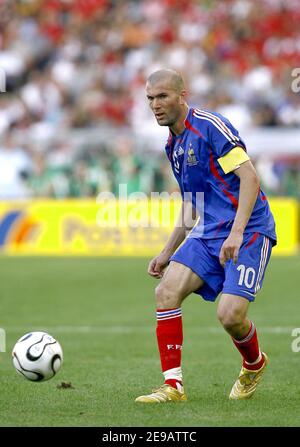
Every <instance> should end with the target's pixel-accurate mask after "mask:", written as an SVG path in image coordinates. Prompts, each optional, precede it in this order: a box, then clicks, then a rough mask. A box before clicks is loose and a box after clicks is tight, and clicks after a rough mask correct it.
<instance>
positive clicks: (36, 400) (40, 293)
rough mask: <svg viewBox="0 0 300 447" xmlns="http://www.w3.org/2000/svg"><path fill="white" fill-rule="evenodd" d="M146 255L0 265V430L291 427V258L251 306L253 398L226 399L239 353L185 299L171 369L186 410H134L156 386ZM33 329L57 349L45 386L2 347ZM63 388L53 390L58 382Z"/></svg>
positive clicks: (295, 318)
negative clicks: (175, 369) (261, 361)
mask: <svg viewBox="0 0 300 447" xmlns="http://www.w3.org/2000/svg"><path fill="white" fill-rule="evenodd" d="M147 264H148V260H147V259H143V258H142V259H141V258H139V259H135V258H131V259H120V258H114V259H113V258H98V259H97V258H86V259H84V258H59V259H58V258H4V257H2V258H0V272H1V273H0V281H1V288H0V326H1V327H2V328H4V329H5V330H6V337H7V349H6V353H0V374H1V399H0V421H1V422H0V425H1V426H16V427H17V426H98V427H106V426H107V427H116V426H123V427H126V426H127V427H134V426H144V427H150V426H151V427H168V426H172V427H175V426H178V427H180V426H182V427H184V426H185V427H188V426H194V427H202V426H247V427H248V426H299V425H300V414H299V406H300V388H299V385H298V376H299V374H298V372H299V361H300V352H299V353H295V352H293V351H292V349H291V344H292V341H293V337H292V335H291V333H292V329H293V328H295V327H300V319H299V318H300V317H299V315H300V312H299V311H300V302H299V289H298V285H299V282H298V276H299V271H300V258H299V257H293V258H285V259H283V258H282V259H281V258H273V259H272V261H271V264H270V266H269V269H268V272H267V275H266V279H265V284H264V287H263V290H262V291H261V292H260V294H259V295H258V297H257V301H256V303H255V304H253V305H251V308H250V317H251V318H252V319H253V320H254V322H255V323H256V326H257V329H258V334H259V338H260V343H261V346H262V348H263V349H264V350H265V351H266V352H267V353H268V355H269V357H270V365H269V367H268V371H267V372H266V375H265V377H264V379H263V382H262V384H261V385H260V387H259V388H258V390H257V392H256V394H255V396H253V398H252V399H250V400H248V401H240V402H232V401H229V400H228V393H229V391H230V389H231V386H232V384H233V382H234V380H235V379H236V377H237V374H238V372H239V369H240V363H241V361H240V355H239V353H238V352H237V351H236V350H235V349H234V346H233V344H232V343H231V340H230V337H229V336H228V335H227V334H226V333H225V332H224V331H223V330H222V328H221V327H220V325H219V323H218V322H217V319H216V304H211V303H207V302H204V301H203V300H201V299H200V298H199V297H198V296H196V295H191V296H190V297H189V299H188V300H186V301H185V303H184V305H183V314H184V335H185V340H184V350H183V371H184V378H185V388H186V391H187V394H188V398H189V400H188V402H187V403H179V404H167V405H154V406H152V405H150V406H149V405H148V406H147V405H143V404H136V403H135V402H134V398H135V397H136V396H138V395H140V394H144V393H145V392H148V391H150V390H151V389H152V388H153V387H155V386H157V385H160V384H161V383H162V375H161V373H160V363H159V357H158V353H157V346H156V338H155V331H154V328H155V316H154V315H155V314H154V310H155V309H154V300H153V291H154V286H155V284H156V281H155V280H153V279H151V278H150V277H148V276H147V274H146V268H147ZM33 330H45V331H48V332H49V333H51V334H52V335H53V336H54V337H56V338H58V340H59V341H60V342H61V344H62V347H63V350H64V364H63V367H62V369H61V371H60V372H59V373H58V374H57V376H55V377H54V378H53V379H51V380H50V381H48V382H44V383H33V382H29V381H26V380H25V379H23V378H21V377H19V376H18V375H17V374H16V373H15V371H14V369H13V366H12V362H11V355H10V352H11V349H12V347H13V345H14V343H15V342H16V340H17V339H18V338H19V337H20V336H22V335H23V334H24V333H26V332H29V331H33ZM62 381H65V382H71V384H72V385H73V387H74V388H69V389H58V388H57V386H58V385H59V384H60V383H61V382H62Z"/></svg>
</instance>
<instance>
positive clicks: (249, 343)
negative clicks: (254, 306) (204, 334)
mask: <svg viewBox="0 0 300 447" xmlns="http://www.w3.org/2000/svg"><path fill="white" fill-rule="evenodd" d="M248 307H249V301H248V300H247V299H246V298H244V297H240V296H237V295H230V294H226V293H224V294H223V295H222V296H221V298H220V302H219V305H218V310H217V312H218V318H219V320H220V322H221V324H222V325H223V327H224V329H225V330H226V331H227V332H228V333H229V334H230V335H231V337H232V340H233V343H234V345H235V346H236V347H237V349H238V350H239V352H240V353H241V355H242V358H243V366H244V367H245V368H248V369H252V370H256V369H259V368H260V367H261V366H262V365H263V363H264V358H263V355H262V353H261V351H260V349H259V345H258V339H257V333H256V328H255V326H254V324H253V322H252V321H250V320H249V318H248V317H247V311H248Z"/></svg>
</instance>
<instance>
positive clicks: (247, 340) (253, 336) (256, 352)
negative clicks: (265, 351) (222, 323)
mask: <svg viewBox="0 0 300 447" xmlns="http://www.w3.org/2000/svg"><path fill="white" fill-rule="evenodd" d="M250 323H251V326H250V330H249V332H248V334H247V335H246V336H245V337H244V338H243V339H241V340H236V339H235V338H232V340H233V343H234V344H235V346H236V347H237V348H238V350H239V351H240V353H241V355H242V357H243V366H244V367H245V368H247V369H251V370H256V369H259V368H261V367H262V366H263V364H264V361H265V359H264V356H263V355H262V353H261V352H260V349H259V345H258V339H257V333H256V329H255V326H254V324H253V323H252V321H251V322H250Z"/></svg>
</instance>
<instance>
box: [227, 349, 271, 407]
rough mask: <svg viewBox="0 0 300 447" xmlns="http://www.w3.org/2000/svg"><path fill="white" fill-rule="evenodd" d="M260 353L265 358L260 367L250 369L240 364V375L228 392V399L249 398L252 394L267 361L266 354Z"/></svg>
mask: <svg viewBox="0 0 300 447" xmlns="http://www.w3.org/2000/svg"><path fill="white" fill-rule="evenodd" d="M262 355H263V356H264V358H265V362H264V364H263V366H262V367H261V368H260V369H257V370H250V369H246V368H244V367H243V366H242V369H241V372H240V375H239V377H238V379H237V381H236V382H235V384H234V385H233V387H232V390H231V392H230V394H229V399H233V400H237V399H249V397H251V396H252V394H253V393H254V391H255V390H256V388H257V385H258V384H259V382H260V380H261V378H262V376H263V373H264V372H265V369H266V366H267V364H268V363H269V359H268V357H267V355H266V354H265V353H264V352H262Z"/></svg>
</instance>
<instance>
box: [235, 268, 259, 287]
mask: <svg viewBox="0 0 300 447" xmlns="http://www.w3.org/2000/svg"><path fill="white" fill-rule="evenodd" d="M237 270H238V271H239V272H240V279H239V286H241V285H242V284H243V283H244V284H245V286H246V287H247V289H251V288H252V287H253V284H254V281H255V270H254V268H253V267H248V268H247V269H246V266H245V265H244V264H240V265H239V266H238V268H237Z"/></svg>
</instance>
